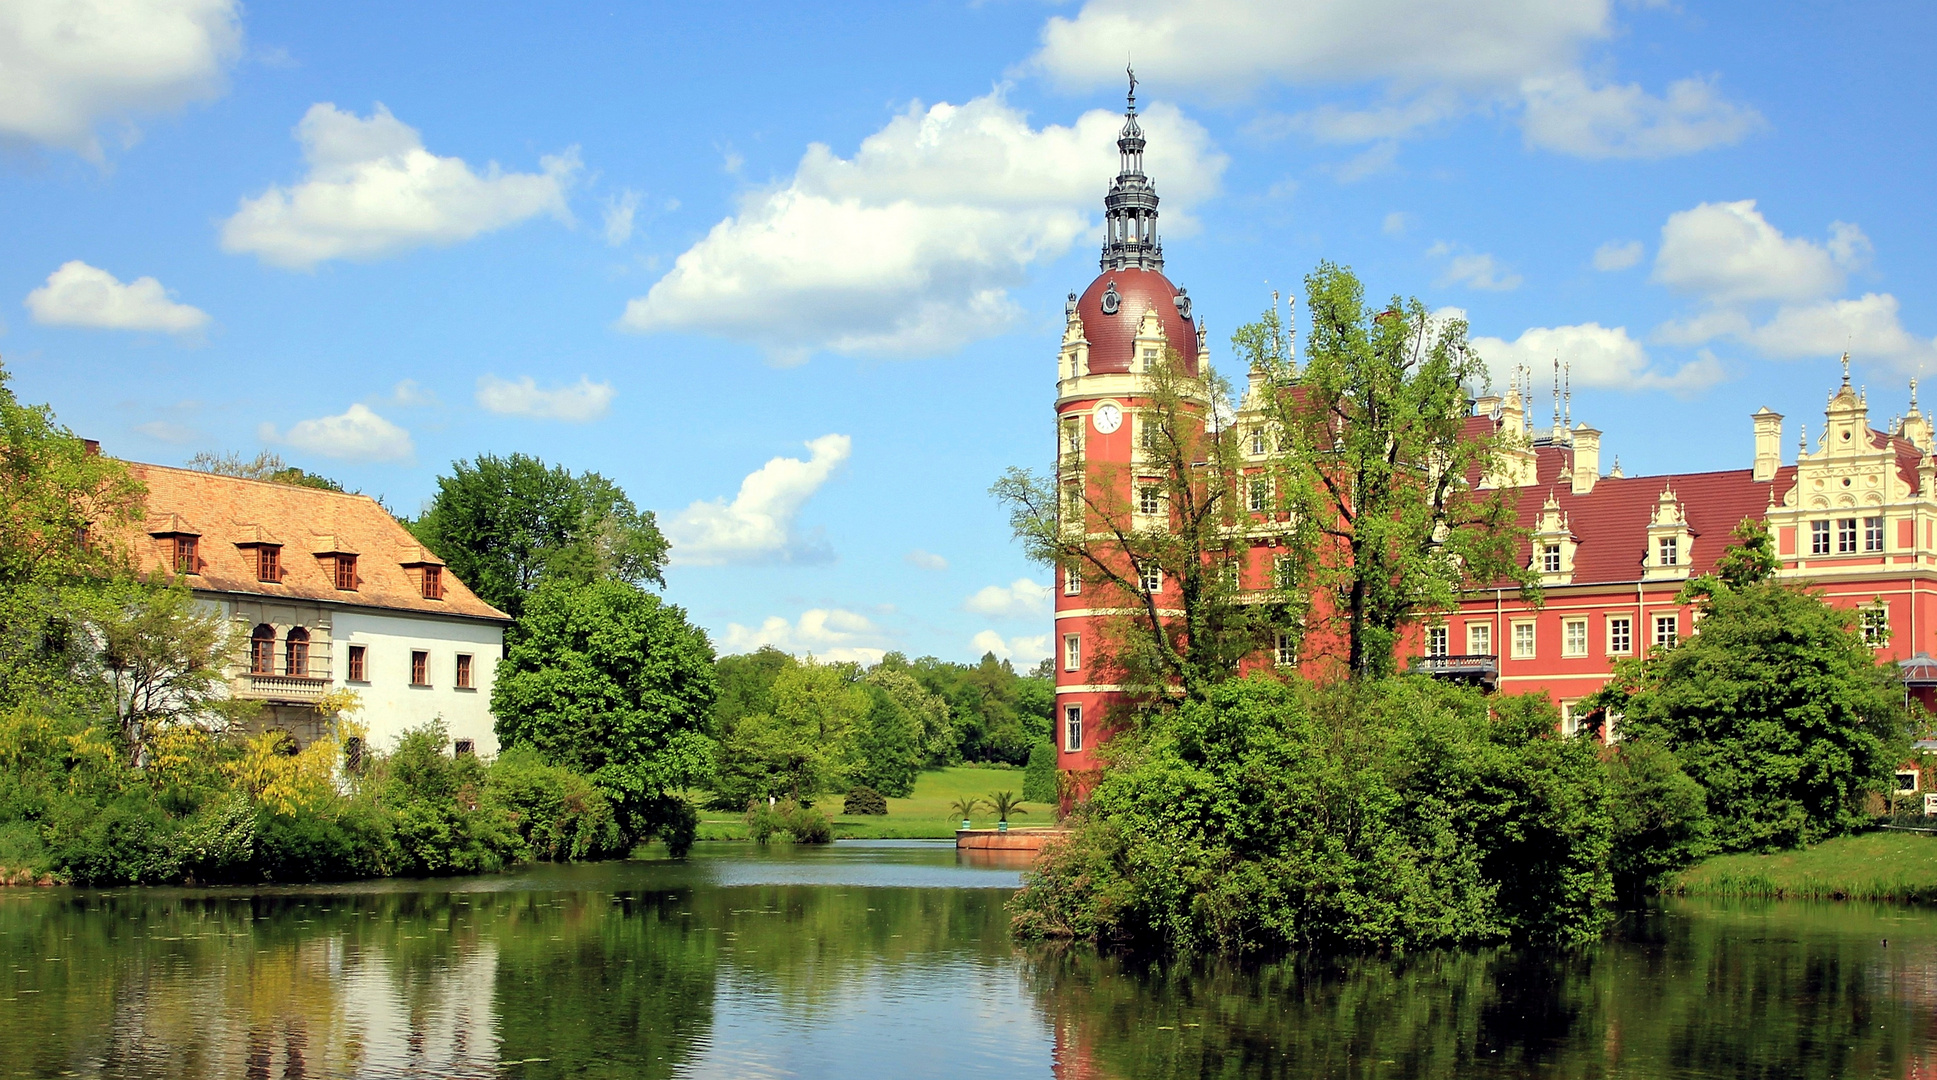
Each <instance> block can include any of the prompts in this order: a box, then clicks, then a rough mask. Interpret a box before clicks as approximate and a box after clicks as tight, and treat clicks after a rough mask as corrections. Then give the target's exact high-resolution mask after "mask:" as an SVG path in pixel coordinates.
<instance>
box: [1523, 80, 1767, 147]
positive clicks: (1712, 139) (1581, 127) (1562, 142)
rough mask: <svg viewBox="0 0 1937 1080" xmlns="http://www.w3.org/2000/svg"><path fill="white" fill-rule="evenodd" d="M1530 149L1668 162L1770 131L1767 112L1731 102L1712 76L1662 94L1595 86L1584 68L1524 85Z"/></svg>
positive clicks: (1681, 83)
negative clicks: (1653, 159)
mask: <svg viewBox="0 0 1937 1080" xmlns="http://www.w3.org/2000/svg"><path fill="white" fill-rule="evenodd" d="M1521 96H1522V97H1523V98H1524V100H1525V102H1526V112H1525V113H1524V114H1522V117H1521V133H1522V135H1523V136H1524V137H1525V139H1526V141H1527V145H1528V146H1537V147H1540V148H1541V149H1544V150H1554V151H1558V152H1560V153H1563V154H1571V155H1573V156H1575V157H1581V158H1663V157H1675V156H1678V155H1681V154H1693V153H1697V152H1699V151H1702V150H1707V149H1709V148H1710V147H1715V146H1731V145H1734V144H1735V143H1738V142H1741V141H1742V140H1743V139H1745V138H1747V137H1748V136H1749V135H1751V134H1753V133H1755V132H1757V131H1760V130H1762V129H1763V128H1764V127H1766V126H1767V122H1766V121H1764V120H1763V119H1762V114H1761V113H1758V112H1756V111H1755V110H1754V109H1751V108H1748V107H1747V106H1743V105H1736V104H1734V103H1732V102H1728V101H1724V100H1722V98H1721V97H1720V95H1718V94H1717V93H1716V90H1715V82H1714V80H1712V79H1682V80H1681V81H1679V82H1676V83H1673V84H1671V85H1670V86H1669V87H1668V92H1667V94H1665V95H1663V96H1662V97H1655V96H1654V95H1653V94H1650V93H1648V92H1647V91H1646V90H1643V89H1642V88H1641V87H1639V86H1636V85H1634V84H1632V83H1630V84H1629V85H1627V86H1590V85H1588V82H1587V79H1586V78H1585V77H1584V76H1583V75H1582V74H1581V73H1580V72H1578V71H1569V72H1565V73H1563V74H1560V75H1551V76H1543V77H1539V78H1531V79H1528V80H1526V82H1524V83H1522V84H1521Z"/></svg>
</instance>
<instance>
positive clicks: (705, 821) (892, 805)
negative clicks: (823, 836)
mask: <svg viewBox="0 0 1937 1080" xmlns="http://www.w3.org/2000/svg"><path fill="white" fill-rule="evenodd" d="M993 791H1013V792H1015V793H1016V794H1018V795H1020V794H1022V770H1021V769H1018V768H1007V767H996V768H983V767H971V766H966V765H964V766H958V767H956V768H953V769H937V770H935V771H933V772H925V773H922V774H921V775H920V776H919V777H916V779H915V790H914V793H913V794H911V795H910V796H909V797H908V798H905V799H889V800H888V813H887V814H886V815H885V816H881V817H875V816H866V817H862V816H855V817H848V816H846V815H843V814H841V813H840V809H841V796H839V795H825V796H822V797H821V798H820V799H819V800H818V801H817V802H816V803H815V805H816V806H819V807H821V808H823V809H825V810H828V811H829V812H831V813H834V814H835V818H834V835H835V837H837V838H839V839H843V840H946V839H949V838H952V837H953V836H954V835H955V829H956V827H957V826H958V825H960V824H961V823H962V822H961V819H960V818H958V817H953V816H951V815H950V813H949V804H951V803H953V802H954V801H955V800H957V799H963V798H977V799H982V800H983V801H985V802H986V801H987V800H988V796H989V793H990V792H993ZM1024 809H1026V810H1027V811H1029V812H1028V813H1027V814H1022V815H1018V816H1015V817H1013V818H1012V819H1011V820H1010V822H1009V824H1010V825H1011V826H1023V825H1054V824H1055V823H1056V814H1055V808H1054V807H1049V806H1044V805H1042V804H1041V803H1028V804H1025V806H1024ZM973 820H974V822H975V825H976V827H977V828H993V827H994V826H995V818H994V817H993V816H991V815H990V813H989V811H988V809H987V807H984V808H983V810H982V812H981V813H980V814H978V815H977V816H976V817H975V818H974V819H973ZM746 837H747V829H746V825H745V824H744V823H742V822H741V820H740V815H739V814H733V813H724V812H721V811H717V810H703V811H701V812H700V826H699V838H700V839H701V840H744V839H746Z"/></svg>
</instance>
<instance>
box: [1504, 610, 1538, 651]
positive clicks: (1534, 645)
mask: <svg viewBox="0 0 1937 1080" xmlns="http://www.w3.org/2000/svg"><path fill="white" fill-rule="evenodd" d="M1522 631H1525V633H1522ZM1510 632H1511V633H1512V634H1513V658H1514V659H1515V660H1532V659H1534V658H1535V656H1536V655H1537V654H1538V650H1539V647H1540V630H1539V629H1538V624H1537V623H1536V622H1535V621H1534V620H1532V619H1520V620H1518V621H1516V622H1515V623H1514V624H1513V629H1512V631H1510ZM1523 639H1524V640H1523ZM1522 645H1524V646H1525V648H1522V647H1521V646H1522Z"/></svg>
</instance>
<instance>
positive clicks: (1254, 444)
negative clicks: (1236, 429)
mask: <svg viewBox="0 0 1937 1080" xmlns="http://www.w3.org/2000/svg"><path fill="white" fill-rule="evenodd" d="M1251 453H1252V454H1254V455H1259V454H1263V453H1264V429H1263V428H1252V429H1251Z"/></svg>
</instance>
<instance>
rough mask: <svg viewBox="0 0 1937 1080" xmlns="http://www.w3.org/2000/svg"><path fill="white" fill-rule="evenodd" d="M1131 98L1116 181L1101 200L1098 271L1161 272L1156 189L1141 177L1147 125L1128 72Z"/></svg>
mask: <svg viewBox="0 0 1937 1080" xmlns="http://www.w3.org/2000/svg"><path fill="white" fill-rule="evenodd" d="M1123 70H1124V74H1126V75H1128V76H1129V77H1130V92H1129V93H1128V94H1126V95H1125V96H1124V106H1123V130H1122V131H1121V132H1119V133H1118V134H1117V140H1116V149H1117V159H1118V165H1117V175H1116V179H1115V180H1112V181H1110V190H1109V191H1108V193H1107V194H1105V195H1104V196H1103V258H1102V259H1101V260H1100V261H1099V265H1098V268H1099V269H1101V270H1104V271H1109V270H1162V269H1163V268H1164V248H1163V245H1162V244H1160V243H1158V242H1157V187H1156V185H1155V184H1152V183H1151V182H1150V178H1149V177H1147V176H1145V175H1144V174H1143V147H1144V138H1143V125H1141V124H1139V123H1137V73H1136V71H1135V70H1134V69H1132V68H1130V67H1127V66H1126V67H1125V68H1124V69H1123Z"/></svg>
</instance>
